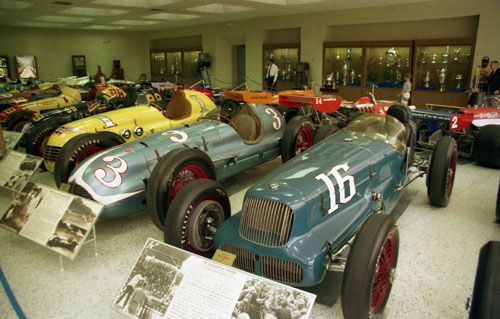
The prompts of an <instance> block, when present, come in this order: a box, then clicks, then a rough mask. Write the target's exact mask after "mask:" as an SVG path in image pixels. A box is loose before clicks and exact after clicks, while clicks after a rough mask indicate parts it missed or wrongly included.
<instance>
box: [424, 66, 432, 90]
mask: <svg viewBox="0 0 500 319" xmlns="http://www.w3.org/2000/svg"><path fill="white" fill-rule="evenodd" d="M429 82H431V73H430V72H429V70H427V72H426V73H425V78H424V87H426V88H428V87H429Z"/></svg>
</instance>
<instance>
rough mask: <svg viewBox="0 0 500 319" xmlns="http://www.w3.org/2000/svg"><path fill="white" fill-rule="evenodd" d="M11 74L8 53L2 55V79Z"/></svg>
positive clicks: (0, 59) (0, 72)
mask: <svg viewBox="0 0 500 319" xmlns="http://www.w3.org/2000/svg"><path fill="white" fill-rule="evenodd" d="M9 76H10V72H9V57H8V56H6V55H0V79H2V78H8V77H9Z"/></svg>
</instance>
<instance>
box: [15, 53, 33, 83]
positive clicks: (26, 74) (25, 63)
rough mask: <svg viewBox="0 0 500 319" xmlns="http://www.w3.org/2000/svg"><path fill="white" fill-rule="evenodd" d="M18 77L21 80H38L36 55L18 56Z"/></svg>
mask: <svg viewBox="0 0 500 319" xmlns="http://www.w3.org/2000/svg"><path fill="white" fill-rule="evenodd" d="M16 71H17V77H18V78H20V79H30V78H34V79H37V78H38V69H37V65H36V57H35V56H34V55H22V56H21V55H16Z"/></svg>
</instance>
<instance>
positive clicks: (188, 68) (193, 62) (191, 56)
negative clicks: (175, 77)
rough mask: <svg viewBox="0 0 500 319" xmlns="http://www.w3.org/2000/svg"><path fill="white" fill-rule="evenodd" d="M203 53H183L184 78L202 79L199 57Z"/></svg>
mask: <svg viewBox="0 0 500 319" xmlns="http://www.w3.org/2000/svg"><path fill="white" fill-rule="evenodd" d="M200 53H201V51H199V50H194V51H184V52H183V55H184V57H183V69H184V77H186V78H201V73H200V70H199V69H198V56H199V55H200Z"/></svg>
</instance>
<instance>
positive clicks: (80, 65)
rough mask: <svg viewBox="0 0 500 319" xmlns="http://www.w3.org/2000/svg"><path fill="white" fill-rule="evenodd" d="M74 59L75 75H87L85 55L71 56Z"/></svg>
mask: <svg viewBox="0 0 500 319" xmlns="http://www.w3.org/2000/svg"><path fill="white" fill-rule="evenodd" d="M71 58H72V61H73V75H76V76H77V77H82V76H86V75H87V64H86V63H85V55H73V56H71Z"/></svg>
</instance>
